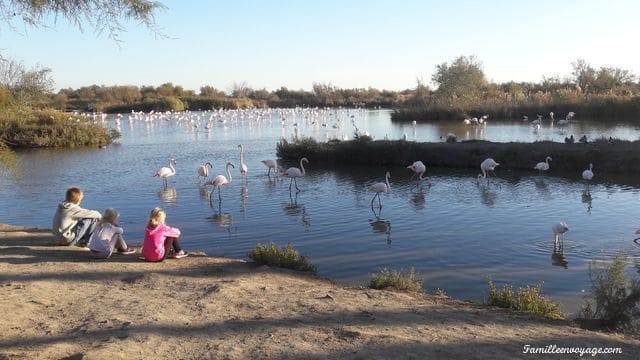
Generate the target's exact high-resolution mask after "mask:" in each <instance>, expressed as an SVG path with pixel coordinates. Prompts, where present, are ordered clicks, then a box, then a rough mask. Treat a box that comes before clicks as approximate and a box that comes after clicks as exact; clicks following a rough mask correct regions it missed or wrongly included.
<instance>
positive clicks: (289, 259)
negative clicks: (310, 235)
mask: <svg viewBox="0 0 640 360" xmlns="http://www.w3.org/2000/svg"><path fill="white" fill-rule="evenodd" d="M248 256H249V258H251V259H252V260H253V261H255V262H256V263H258V264H265V265H270V266H277V267H281V268H286V269H292V270H298V271H311V272H315V271H316V266H315V265H313V264H312V263H311V262H310V261H309V258H308V257H307V256H301V255H300V254H299V253H298V251H297V250H295V249H294V248H293V246H291V244H287V246H285V247H278V246H277V245H276V244H274V243H273V242H271V243H269V244H268V245H262V244H257V245H256V248H255V249H253V250H252V251H251V252H250V253H249V254H248Z"/></svg>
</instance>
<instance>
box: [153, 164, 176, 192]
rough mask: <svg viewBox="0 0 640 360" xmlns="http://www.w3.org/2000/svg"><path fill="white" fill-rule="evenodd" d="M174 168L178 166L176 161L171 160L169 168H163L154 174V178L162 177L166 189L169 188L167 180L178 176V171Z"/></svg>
mask: <svg viewBox="0 0 640 360" xmlns="http://www.w3.org/2000/svg"><path fill="white" fill-rule="evenodd" d="M174 166H176V160H175V159H169V167H166V166H163V167H161V168H160V170H158V171H157V172H156V173H155V174H153V177H161V178H162V182H163V183H164V187H167V178H168V177H169V176H173V175H175V174H176V169H175V168H174Z"/></svg>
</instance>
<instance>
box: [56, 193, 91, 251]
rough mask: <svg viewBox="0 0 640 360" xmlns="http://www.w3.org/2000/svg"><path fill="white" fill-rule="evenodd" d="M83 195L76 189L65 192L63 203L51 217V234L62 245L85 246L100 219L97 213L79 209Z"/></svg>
mask: <svg viewBox="0 0 640 360" xmlns="http://www.w3.org/2000/svg"><path fill="white" fill-rule="evenodd" d="M83 197H84V194H83V193H82V190H80V189H79V188H77V187H72V188H69V189H68V190H67V193H66V196H65V201H64V202H62V203H60V204H59V205H58V209H57V210H56V213H55V215H54V216H53V225H52V229H53V234H54V235H56V236H57V237H58V239H59V240H60V242H61V244H62V245H77V246H87V243H89V239H90V238H91V234H92V233H93V230H94V229H95V227H96V224H97V223H98V220H100V218H101V217H102V215H101V214H100V212H99V211H95V210H87V209H83V208H81V207H80V201H82V198H83Z"/></svg>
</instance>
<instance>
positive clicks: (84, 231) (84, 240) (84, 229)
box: [69, 218, 98, 246]
mask: <svg viewBox="0 0 640 360" xmlns="http://www.w3.org/2000/svg"><path fill="white" fill-rule="evenodd" d="M96 225H98V219H88V218H87V219H81V220H80V221H78V224H76V228H75V229H76V237H75V238H74V239H73V241H71V243H70V244H69V245H76V246H87V244H89V240H90V239H91V234H93V230H95V228H96Z"/></svg>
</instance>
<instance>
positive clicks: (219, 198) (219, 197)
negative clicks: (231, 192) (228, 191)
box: [218, 186, 222, 201]
mask: <svg viewBox="0 0 640 360" xmlns="http://www.w3.org/2000/svg"><path fill="white" fill-rule="evenodd" d="M218 200H219V201H222V196H220V186H218Z"/></svg>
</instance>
